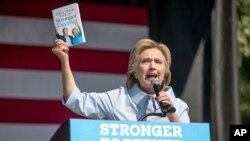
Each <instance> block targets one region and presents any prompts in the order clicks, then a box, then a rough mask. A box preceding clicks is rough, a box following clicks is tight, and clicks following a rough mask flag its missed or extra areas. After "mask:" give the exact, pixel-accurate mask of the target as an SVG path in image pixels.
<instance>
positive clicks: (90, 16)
mask: <svg viewBox="0 0 250 141" xmlns="http://www.w3.org/2000/svg"><path fill="white" fill-rule="evenodd" d="M70 3H73V2H72V1H71V2H59V1H52V2H51V1H35V2H28V3H27V2H23V1H19V0H14V1H11V2H9V1H8V2H1V4H0V15H9V16H24V17H36V18H39V17H40V18H52V9H55V8H58V7H60V6H64V5H67V4H70ZM79 7H80V12H81V17H82V19H83V21H84V20H88V21H101V22H114V23H123V24H135V25H148V17H147V15H148V14H147V10H146V8H135V7H127V6H112V5H103V4H89V3H88V4H87V3H80V2H79Z"/></svg>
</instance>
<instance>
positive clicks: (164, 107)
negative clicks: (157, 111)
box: [153, 84, 176, 114]
mask: <svg viewBox="0 0 250 141" xmlns="http://www.w3.org/2000/svg"><path fill="white" fill-rule="evenodd" d="M153 88H154V90H155V94H156V97H158V96H159V93H160V89H161V87H160V85H157V84H155V85H153ZM159 104H160V108H161V111H162V112H163V113H164V114H167V113H174V112H175V111H176V109H175V107H173V106H172V105H170V104H164V103H162V102H159Z"/></svg>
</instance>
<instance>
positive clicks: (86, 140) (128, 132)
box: [68, 119, 210, 141]
mask: <svg viewBox="0 0 250 141" xmlns="http://www.w3.org/2000/svg"><path fill="white" fill-rule="evenodd" d="M68 123H69V127H68V128H69V129H68V130H69V134H70V135H69V140H70V141H210V131H209V124H208V123H166V122H136V121H110V120H90V119H70V120H69V121H68Z"/></svg>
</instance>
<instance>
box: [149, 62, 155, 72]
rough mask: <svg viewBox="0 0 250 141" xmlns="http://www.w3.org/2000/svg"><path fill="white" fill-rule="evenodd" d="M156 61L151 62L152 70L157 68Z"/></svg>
mask: <svg viewBox="0 0 250 141" xmlns="http://www.w3.org/2000/svg"><path fill="white" fill-rule="evenodd" d="M155 65H156V64H155V62H154V61H151V63H150V66H149V67H150V70H155V69H156V68H155Z"/></svg>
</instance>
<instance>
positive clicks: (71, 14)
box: [52, 3, 86, 47]
mask: <svg viewBox="0 0 250 141" xmlns="http://www.w3.org/2000/svg"><path fill="white" fill-rule="evenodd" d="M52 16H53V21H54V26H55V30H56V38H57V39H62V40H63V41H64V42H66V43H68V46H69V47H70V46H76V45H79V44H82V43H85V42H86V39H85V34H84V30H83V25H82V21H81V16H80V10H79V5H78V3H72V4H69V5H65V6H62V7H59V8H56V9H53V10H52Z"/></svg>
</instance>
